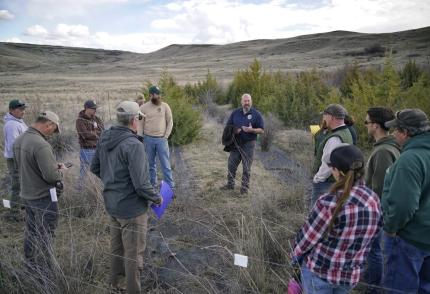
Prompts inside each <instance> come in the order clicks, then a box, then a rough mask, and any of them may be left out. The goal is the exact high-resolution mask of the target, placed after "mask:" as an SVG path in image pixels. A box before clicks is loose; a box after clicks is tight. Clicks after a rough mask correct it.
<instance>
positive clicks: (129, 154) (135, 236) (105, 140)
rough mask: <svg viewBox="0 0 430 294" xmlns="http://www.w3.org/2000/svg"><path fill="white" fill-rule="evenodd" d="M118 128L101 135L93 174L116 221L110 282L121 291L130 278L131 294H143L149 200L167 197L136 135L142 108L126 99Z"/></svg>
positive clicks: (113, 228)
mask: <svg viewBox="0 0 430 294" xmlns="http://www.w3.org/2000/svg"><path fill="white" fill-rule="evenodd" d="M116 114H117V122H118V125H117V126H113V127H111V128H110V129H109V130H106V131H104V132H103V133H102V135H101V137H100V140H99V142H98V143H97V148H96V153H95V156H94V159H93V161H92V163H91V172H93V173H94V174H95V175H96V176H98V177H99V178H100V179H101V180H102V182H103V184H104V189H103V198H104V202H105V206H106V210H107V212H108V214H109V215H110V217H111V228H110V229H111V232H110V234H111V250H112V257H111V284H112V286H113V287H114V288H118V286H119V283H120V279H121V278H122V277H124V276H125V278H126V284H127V292H128V293H140V290H141V287H140V278H139V269H141V268H142V267H143V259H142V255H143V251H144V249H145V239H146V233H147V221H148V214H147V210H148V202H150V201H151V202H154V203H156V204H161V202H162V198H161V197H160V195H159V194H158V193H156V192H155V190H154V188H153V187H152V185H151V183H150V181H149V168H148V160H147V158H146V153H145V147H144V145H143V143H142V142H141V141H139V139H138V136H137V135H136V130H137V126H138V121H139V120H141V119H142V118H143V114H142V112H141V111H140V109H139V105H138V104H137V103H136V102H132V101H123V102H121V103H120V104H119V105H118V106H117V108H116Z"/></svg>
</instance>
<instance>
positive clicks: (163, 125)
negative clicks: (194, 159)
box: [139, 86, 175, 189]
mask: <svg viewBox="0 0 430 294" xmlns="http://www.w3.org/2000/svg"><path fill="white" fill-rule="evenodd" d="M148 92H149V98H150V99H149V101H148V102H146V103H145V104H143V105H142V106H141V107H140V109H141V111H142V113H143V114H144V118H143V120H142V122H141V124H142V125H141V128H139V129H142V130H143V136H144V140H143V142H144V143H145V150H146V154H147V155H148V162H149V174H150V180H151V184H152V185H153V186H154V187H156V186H157V184H158V183H157V161H156V157H158V160H159V161H160V165H161V171H162V173H163V179H164V181H165V182H166V183H167V184H168V185H169V186H170V187H171V188H172V189H174V187H175V183H174V181H173V175H172V169H171V167H170V152H169V144H168V139H169V136H170V133H171V132H172V129H173V116H172V110H171V109H170V106H169V105H168V104H167V103H166V102H163V101H162V98H161V91H160V88H158V87H157V86H151V87H149V89H148ZM139 135H141V134H139Z"/></svg>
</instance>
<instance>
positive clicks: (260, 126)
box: [253, 112, 264, 130]
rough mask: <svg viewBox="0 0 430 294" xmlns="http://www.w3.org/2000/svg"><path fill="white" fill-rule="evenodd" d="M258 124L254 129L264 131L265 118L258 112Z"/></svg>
mask: <svg viewBox="0 0 430 294" xmlns="http://www.w3.org/2000/svg"><path fill="white" fill-rule="evenodd" d="M257 114H258V115H257V122H256V125H255V126H253V127H254V128H260V129H263V130H264V120H263V116H262V115H261V114H260V113H259V112H257Z"/></svg>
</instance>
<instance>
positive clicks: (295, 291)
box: [287, 279, 303, 294]
mask: <svg viewBox="0 0 430 294" xmlns="http://www.w3.org/2000/svg"><path fill="white" fill-rule="evenodd" d="M302 293H303V290H302V287H301V286H300V284H299V283H298V282H297V281H296V280H295V279H290V280H289V281H288V292H287V294H302Z"/></svg>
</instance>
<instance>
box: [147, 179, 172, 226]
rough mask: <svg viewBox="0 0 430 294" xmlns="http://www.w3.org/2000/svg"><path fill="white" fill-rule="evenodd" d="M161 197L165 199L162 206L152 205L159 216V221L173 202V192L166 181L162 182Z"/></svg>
mask: <svg viewBox="0 0 430 294" xmlns="http://www.w3.org/2000/svg"><path fill="white" fill-rule="evenodd" d="M160 195H161V197H163V203H162V204H161V205H160V206H157V205H155V204H151V208H152V210H153V211H154V213H155V215H156V216H157V219H160V218H161V217H162V216H163V214H164V211H165V210H166V208H167V207H168V206H169V204H170V202H172V200H173V191H172V189H171V188H170V186H169V185H168V184H167V183H166V182H164V181H161V187H160Z"/></svg>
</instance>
